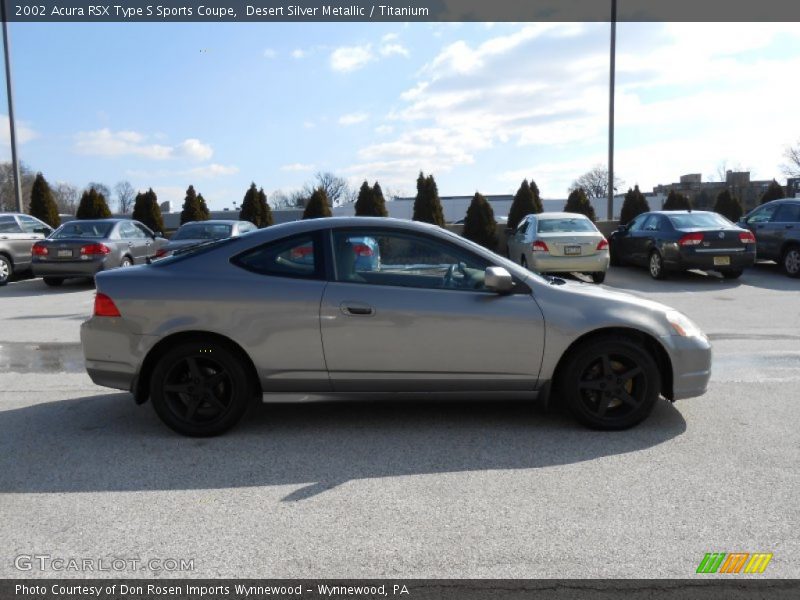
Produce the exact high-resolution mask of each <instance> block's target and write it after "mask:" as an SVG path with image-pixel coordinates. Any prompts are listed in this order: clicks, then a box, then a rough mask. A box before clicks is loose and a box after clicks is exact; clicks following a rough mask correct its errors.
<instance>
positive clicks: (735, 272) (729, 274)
mask: <svg viewBox="0 0 800 600" xmlns="http://www.w3.org/2000/svg"><path fill="white" fill-rule="evenodd" d="M743 272H744V271H743V270H742V269H725V270H724V271H720V273H722V276H723V277H724V278H725V279H739V277H741V276H742V273H743Z"/></svg>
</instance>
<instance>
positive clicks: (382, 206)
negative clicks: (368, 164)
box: [372, 181, 389, 217]
mask: <svg viewBox="0 0 800 600" xmlns="http://www.w3.org/2000/svg"><path fill="white" fill-rule="evenodd" d="M372 196H373V198H374V200H375V213H376V214H375V216H377V217H388V216H389V211H387V210H386V198H384V197H383V190H382V189H381V184H380V183H378V182H377V181H376V182H375V184H374V185H373V186H372Z"/></svg>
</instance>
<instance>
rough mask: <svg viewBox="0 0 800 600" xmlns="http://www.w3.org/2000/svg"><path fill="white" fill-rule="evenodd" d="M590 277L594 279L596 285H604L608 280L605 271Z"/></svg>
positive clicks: (591, 274)
mask: <svg viewBox="0 0 800 600" xmlns="http://www.w3.org/2000/svg"><path fill="white" fill-rule="evenodd" d="M589 276H590V277H591V278H592V281H594V282H595V283H603V282H604V281H605V280H606V274H605V271H598V272H596V273H589Z"/></svg>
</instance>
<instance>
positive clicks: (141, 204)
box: [131, 188, 164, 233]
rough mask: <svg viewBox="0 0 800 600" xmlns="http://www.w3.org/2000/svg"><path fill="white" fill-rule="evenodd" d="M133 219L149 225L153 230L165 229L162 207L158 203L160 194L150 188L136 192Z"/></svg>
mask: <svg viewBox="0 0 800 600" xmlns="http://www.w3.org/2000/svg"><path fill="white" fill-rule="evenodd" d="M131 218H132V219H135V220H136V221H140V222H141V223H143V224H144V225H147V226H148V227H149V228H150V229H152V230H153V231H160V232H162V233H163V231H164V218H163V217H162V216H161V207H160V206H159V205H158V196H156V193H155V192H154V191H153V188H149V189H148V190H147V191H146V192H140V193H138V194H136V200H135V201H134V203H133V214H132V215H131Z"/></svg>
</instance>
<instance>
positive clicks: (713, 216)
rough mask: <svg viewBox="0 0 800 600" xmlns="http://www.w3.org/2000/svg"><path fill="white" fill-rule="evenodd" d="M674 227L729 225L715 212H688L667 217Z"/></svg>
mask: <svg viewBox="0 0 800 600" xmlns="http://www.w3.org/2000/svg"><path fill="white" fill-rule="evenodd" d="M667 218H668V219H669V220H670V222H671V223H672V225H673V226H674V227H675V229H702V228H704V227H730V226H731V225H733V223H731V222H730V221H728V219H726V218H725V217H723V216H722V215H718V214H717V213H689V214H685V215H669V217H667Z"/></svg>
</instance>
